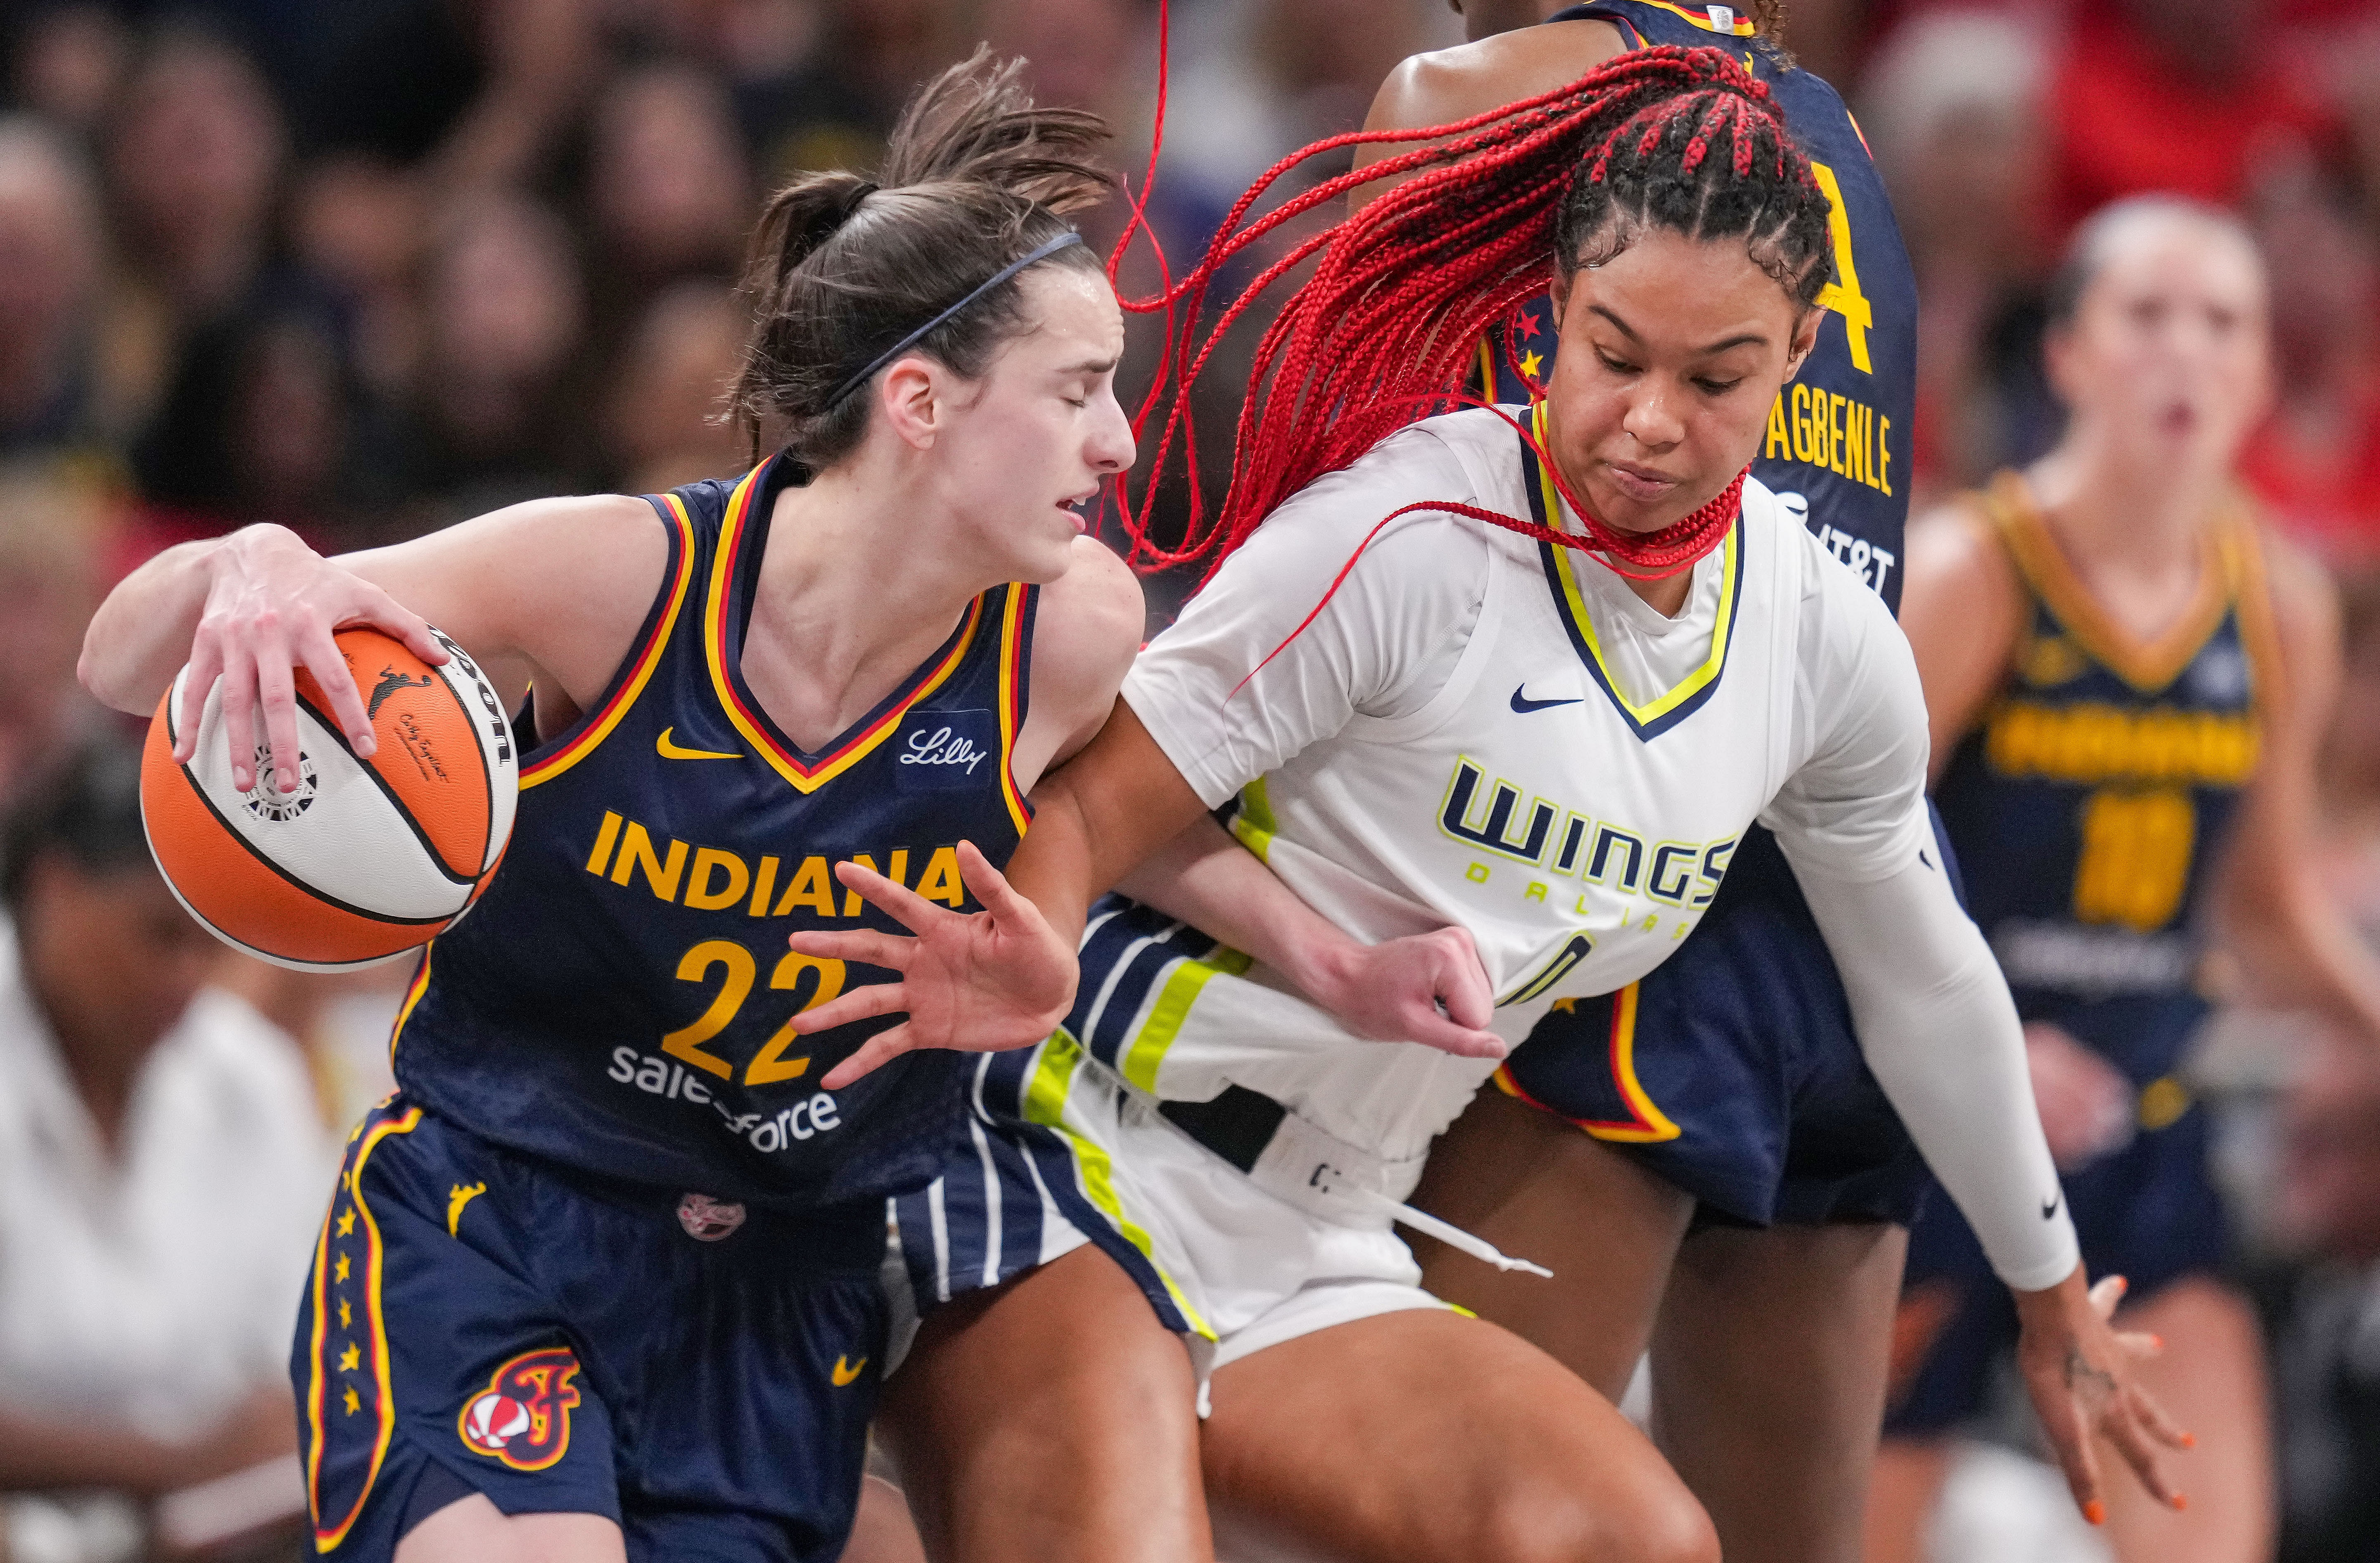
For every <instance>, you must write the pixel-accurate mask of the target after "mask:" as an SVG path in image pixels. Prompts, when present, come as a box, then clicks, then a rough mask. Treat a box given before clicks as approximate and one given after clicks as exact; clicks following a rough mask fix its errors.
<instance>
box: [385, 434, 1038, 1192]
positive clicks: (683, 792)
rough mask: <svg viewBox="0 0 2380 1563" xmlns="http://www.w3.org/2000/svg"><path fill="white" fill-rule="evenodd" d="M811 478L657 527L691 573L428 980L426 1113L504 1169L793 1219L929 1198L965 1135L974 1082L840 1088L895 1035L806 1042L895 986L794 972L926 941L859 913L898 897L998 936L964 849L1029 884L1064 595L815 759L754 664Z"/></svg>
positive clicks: (420, 1086)
mask: <svg viewBox="0 0 2380 1563" xmlns="http://www.w3.org/2000/svg"><path fill="white" fill-rule="evenodd" d="M794 470H795V466H794V463H792V462H791V461H790V460H788V459H786V458H783V457H779V458H772V459H771V460H770V461H767V462H764V463H762V464H761V465H760V466H759V468H757V469H755V470H753V471H752V472H751V473H749V474H748V475H747V476H746V477H745V478H744V479H743V480H742V481H741V482H728V481H723V480H722V481H713V482H698V483H690V484H688V485H686V487H684V488H681V489H677V490H675V491H674V492H672V493H671V494H669V495H664V496H662V497H659V498H655V499H654V500H653V501H652V503H653V505H654V507H655V508H656V509H657V510H658V511H659V512H660V513H661V518H662V526H663V528H664V530H665V531H667V532H668V534H669V568H668V572H667V575H666V577H665V582H664V584H663V586H662V590H661V592H660V593H659V595H658V597H657V598H656V600H655V602H654V605H653V608H652V611H651V612H650V615H649V616H648V617H647V618H646V621H645V625H644V628H643V629H642V630H641V631H640V632H639V634H638V636H637V641H636V644H635V647H634V648H633V650H632V651H631V652H630V653H629V654H628V656H627V657H626V658H625V660H624V661H623V663H622V665H621V668H620V671H619V672H618V673H617V674H616V675H615V676H614V678H613V682H612V685H611V687H610V688H609V689H607V690H605V691H604V693H603V695H602V698H601V699H600V700H598V701H596V702H593V705H592V706H591V708H590V709H589V711H588V712H587V714H585V715H584V716H583V717H582V718H581V719H580V720H579V721H578V722H577V724H576V725H575V726H573V727H571V728H569V729H568V730H567V731H566V732H564V733H561V734H559V735H556V736H554V737H553V738H552V739H549V740H547V741H545V742H543V743H541V744H540V747H539V748H538V749H537V750H535V751H533V752H531V753H529V754H528V755H526V756H525V757H524V763H523V764H522V766H521V781H520V786H521V798H520V813H519V818H518V823H516V824H515V826H514V827H513V836H512V843H511V846H510V847H509V848H508V849H506V852H505V855H504V865H503V867H502V869H501V870H500V871H499V872H498V873H497V874H496V876H495V878H494V880H493V881H492V884H491V885H490V886H489V888H488V889H487V891H486V893H485V894H484V895H483V896H482V897H481V904H480V905H479V906H478V907H476V908H474V909H473V910H472V911H471V913H470V914H469V916H468V917H467V918H465V919H464V920H463V921H462V922H460V923H458V924H457V925H456V926H455V927H454V928H452V929H450V930H449V931H448V932H446V933H444V934H441V935H440V936H439V937H438V938H437V939H436V940H435V941H433V942H432V943H431V946H429V948H428V949H427V950H426V951H425V952H424V959H423V962H422V968H421V971H420V973H419V976H418V977H417V978H416V979H415V983H414V986H413V990H412V992H411V994H410V995H409V996H408V997H407V1000H406V1005H405V1008H404V1011H403V1013H402V1014H401V1015H400V1016H399V1018H398V1021H397V1029H396V1038H395V1068H396V1078H397V1080H398V1082H399V1083H400V1084H401V1085H402V1086H403V1087H404V1089H405V1091H406V1093H407V1096H408V1098H409V1099H411V1100H413V1101H415V1102H419V1103H420V1104H422V1105H425V1106H427V1107H429V1108H430V1109H431V1111H432V1112H433V1113H435V1114H437V1115H438V1116H440V1117H443V1118H446V1119H448V1120H449V1121H452V1122H454V1123H457V1124H459V1125H461V1126H462V1127H464V1128H466V1129H468V1130H471V1131H473V1132H474V1133H477V1134H479V1135H480V1136H482V1137H483V1138H485V1139H488V1140H491V1141H493V1142H496V1143H498V1144H501V1145H504V1146H507V1147H510V1148H512V1149H515V1150H517V1151H521V1152H525V1153H528V1154H530V1155H533V1156H540V1157H544V1158H547V1159H550V1160H552V1161H555V1162H559V1163H562V1164H564V1165H565V1166H574V1167H578V1168H582V1169H586V1170H589V1171H592V1172H596V1173H600V1174H604V1175H607V1176H610V1177H613V1178H626V1179H629V1180H632V1181H635V1182H637V1183H642V1184H656V1185H661V1186H663V1187H666V1188H671V1189H681V1190H694V1191H700V1192H702V1193H705V1194H709V1195H712V1196H715V1197H718V1198H721V1199H724V1200H733V1201H750V1202H758V1203H763V1204H770V1205H775V1206H779V1207H803V1206H817V1205H825V1204H832V1203H842V1202H845V1201H852V1200H868V1199H882V1198H884V1197H886V1196H888V1195H894V1194H900V1193H904V1192H906V1191H909V1190H911V1189H915V1188H917V1187H921V1186H923V1185H924V1184H925V1183H927V1182H928V1181H929V1180H930V1179H931V1178H933V1177H934V1175H935V1174H936V1172H937V1171H939V1170H940V1167H941V1161H942V1158H943V1154H944V1153H945V1152H946V1151H947V1150H948V1149H949V1147H950V1145H951V1143H952V1142H953V1137H956V1142H959V1143H964V1141H965V1133H966V1130H965V1116H964V1108H965V1101H964V1092H963V1088H962V1086H961V1083H960V1082H961V1077H962V1072H963V1071H962V1060H961V1059H960V1058H959V1056H957V1055H956V1054H953V1053H947V1052H942V1051H940V1050H930V1049H929V1050H922V1051H919V1052H916V1053H910V1054H906V1055H904V1056H901V1057H899V1058H896V1059H894V1060H893V1061H892V1062H891V1063H890V1064H887V1065H886V1066H884V1067H883V1068H880V1069H878V1070H876V1071H875V1072H874V1073H872V1074H870V1075H868V1076H867V1077H866V1078H865V1079H863V1080H861V1081H857V1082H856V1083H855V1084H853V1085H850V1086H847V1087H845V1088H844V1089H843V1090H842V1091H839V1092H835V1093H827V1092H824V1091H821V1090H820V1088H819V1084H818V1081H819V1078H820V1076H821V1075H823V1074H824V1073H826V1071H827V1070H828V1069H829V1068H832V1066H833V1065H834V1064H836V1063H837V1062H839V1061H840V1060H842V1059H843V1058H844V1057H845V1056H848V1055H849V1054H850V1053H852V1052H853V1051H854V1050H856V1048H857V1047H858V1045H859V1044H860V1043H861V1042H863V1041H864V1040H866V1039H867V1038H868V1036H870V1035H872V1034H874V1033H875V1032H879V1031H882V1030H884V1029H886V1028H887V1027H889V1026H891V1025H892V1024H894V1023H896V1020H897V1017H892V1016H885V1017H879V1018H876V1019H873V1020H864V1021H859V1022H856V1023H854V1024H852V1025H849V1026H844V1027H839V1028H837V1029H836V1030H834V1031H832V1032H825V1033H823V1034H820V1035H815V1036H801V1035H796V1034H795V1032H793V1031H792V1029H791V1021H792V1020H793V1017H794V1016H795V1013H796V1012H798V1011H800V1010H802V1009H806V1008H808V1007H812V1006H814V1005H818V1004H821V1003H824V1002H825V1001H826V1000H828V999H830V998H832V997H833V996H835V995H837V994H838V993H841V992H844V991H845V990H846V989H848V988H850V987H853V986H856V985H857V984H860V983H870V982H882V981H887V980H889V979H890V978H891V976H892V973H890V972H887V971H881V970H879V969H877V968H874V967H867V966H850V967H846V966H845V965H844V962H842V961H839V960H821V959H813V958H811V957H808V956H803V955H796V954H795V953H793V952H792V951H791V950H789V949H788V948H787V947H786V936H787V935H788V934H793V933H795V932H797V931H800V930H804V929H828V930H834V929H852V928H857V927H871V928H878V929H881V930H883V931H885V932H889V933H898V932H900V929H899V927H898V925H897V924H895V923H893V922H892V921H891V920H890V919H889V918H886V917H885V916H884V915H883V914H882V913H880V912H879V911H877V910H875V909H874V908H872V907H869V906H868V904H867V903H865V902H864V901H862V900H861V899H860V898H858V897H857V896H856V895H854V894H852V893H851V892H850V891H848V890H846V889H844V887H843V886H842V885H839V884H837V883H836V882H835V880H834V877H833V865H834V864H835V863H836V862H838V861H844V860H850V861H857V862H861V863H865V864H867V865H868V866H869V867H871V868H874V869H876V870H877V871H879V872H880V873H885V874H888V875H890V876H891V877H892V878H894V879H896V880H899V881H900V882H901V883H903V884H904V885H907V886H909V887H910V888H911V889H912V890H914V891H916V892H917V894H918V895H919V896H922V897H924V898H926V899H928V900H932V901H940V902H942V903H943V904H945V905H947V906H949V907H951V908H952V909H953V910H979V909H978V908H977V907H976V905H975V903H974V902H973V901H972V900H971V899H970V898H969V897H968V896H967V893H966V889H965V885H964V884H962V882H961V881H960V878H959V870H958V857H957V853H956V851H955V848H956V845H957V843H958V842H960V841H962V840H967V841H972V842H974V843H975V845H976V846H977V848H978V849H981V850H982V852H983V854H984V855H985V856H986V857H987V858H989V859H990V861H993V862H994V863H1005V862H1006V861H1008V858H1009V855H1010V854H1011V853H1013V852H1014V850H1015V849H1016V843H1017V841H1018V840H1019V839H1020V838H1021V837H1022V836H1023V834H1024V831H1025V826H1026V820H1027V818H1028V815H1027V812H1026V805H1025V800H1024V798H1023V796H1022V795H1021V793H1020V792H1019V791H1018V789H1017V787H1016V784H1015V781H1014V778H1013V777H1012V776H1011V775H1010V774H1009V754H1010V751H1011V749H1012V747H1013V746H1014V742H1015V739H1016V734H1017V730H1018V728H1019V727H1020V726H1021V725H1022V724H1023V722H1024V720H1025V712H1026V668H1027V656H1028V653H1029V645H1030V641H1031V637H1032V629H1033V609H1034V604H1035V601H1036V598H1037V595H1038V589H1037V588H1034V587H1030V586H1023V585H1008V586H1002V587H997V588H995V589H993V590H991V591H990V592H985V593H984V594H983V595H982V596H980V597H978V598H977V599H976V600H975V602H974V603H973V604H971V605H970V606H969V607H968V609H967V612H966V614H965V617H964V618H963V619H962V620H961V622H960V623H959V624H958V625H957V626H956V627H955V628H954V629H953V630H952V632H951V635H950V638H949V639H948V641H945V642H944V643H943V644H942V646H941V649H939V650H938V651H936V652H935V653H934V654H933V655H932V656H930V657H929V658H928V659H927V660H926V661H925V662H924V663H923V664H922V665H919V666H918V667H917V670H916V671H915V672H913V673H912V674H911V675H910V676H909V678H906V679H905V680H904V681H903V683H902V684H901V686H900V687H899V688H898V689H896V690H894V691H893V692H892V694H890V695H888V696H887V697H886V698H885V699H884V701H883V702H882V703H880V704H879V705H878V706H877V707H876V708H875V709H874V710H873V711H870V712H869V713H868V714H867V715H865V716H863V717H862V718H860V720H859V721H858V722H857V723H856V724H854V725H853V726H852V727H851V728H850V729H849V730H847V731H846V732H844V733H843V734H842V735H840V736H839V737H837V738H836V739H834V741H833V742H832V743H831V744H829V745H828V746H827V748H826V749H825V750H823V751H820V752H819V753H816V754H807V753H804V752H802V751H800V750H799V749H797V748H796V747H795V745H794V744H793V743H792V742H791V741H790V740H788V739H786V738H785V736H784V735H783V733H782V732H780V731H779V730H778V729H777V727H776V726H775V725H774V724H773V723H772V722H771V720H770V719H769V716H768V714H767V713H765V712H764V711H762V710H761V708H760V703H759V701H758V700H756V699H754V698H753V695H752V692H751V690H750V689H749V688H747V685H746V684H745V682H744V678H743V674H742V672H741V668H740V664H741V662H742V648H743V638H744V631H745V627H746V626H747V624H748V623H749V622H750V620H751V615H752V600H753V592H754V591H755V588H756V586H757V584H758V581H759V567H760V557H761V554H762V551H763V549H764V547H765V546H766V543H767V541H768V532H769V522H770V518H771V511H772V507H773V505H774V501H775V499H776V496H777V494H778V492H779V490H780V489H781V488H783V485H784V484H785V483H786V482H788V481H790V479H791V477H792V475H793V473H794Z"/></svg>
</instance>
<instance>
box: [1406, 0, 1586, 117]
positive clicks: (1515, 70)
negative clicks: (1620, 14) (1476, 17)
mask: <svg viewBox="0 0 2380 1563" xmlns="http://www.w3.org/2000/svg"><path fill="white" fill-rule="evenodd" d="M1627 47H1628V43H1627V40H1626V38H1625V37H1623V36H1622V35H1621V31H1620V29H1619V28H1617V27H1615V26H1614V25H1612V24H1611V23H1610V22H1609V21H1604V20H1600V19H1593V18H1588V19H1580V20H1572V21H1558V22H1548V23H1544V24H1542V25H1539V26H1536V27H1525V28H1516V29H1514V30H1512V31H1509V32H1500V33H1498V34H1496V35H1495V36H1493V37H1490V38H1482V39H1479V40H1477V41H1476V42H1475V43H1458V44H1456V45H1454V46H1453V47H1451V48H1446V49H1433V50H1430V51H1429V52H1427V53H1426V54H1419V55H1409V56H1407V57H1406V58H1405V59H1404V60H1403V61H1402V62H1400V63H1399V64H1398V65H1397V66H1396V67H1395V68H1394V69H1392V70H1390V72H1389V74H1388V77H1387V79H1385V80H1383V81H1382V82H1381V83H1380V90H1379V92H1378V94H1377V95H1376V96H1375V97H1374V98H1373V100H1372V110H1371V114H1370V115H1369V116H1367V118H1366V121H1365V126H1366V128H1367V129H1374V130H1410V129H1419V128H1423V127H1426V126H1433V125H1446V124H1451V123H1452V122H1453V121H1455V120H1458V119H1467V118H1469V117H1471V116H1473V115H1476V114H1485V113H1487V112H1488V110H1490V109H1494V108H1500V107H1502V106H1503V105H1504V104H1510V103H1518V102H1520V101H1521V100H1522V99H1524V98H1533V97H1536V96H1537V95H1538V94H1540V93H1543V92H1552V91H1553V90H1554V89H1556V88H1558V87H1561V86H1564V85H1566V84H1567V83H1569V82H1572V81H1575V80H1577V79H1579V78H1580V77H1581V76H1584V75H1585V74H1586V73H1587V72H1588V71H1590V70H1593V69H1594V68H1595V67H1597V66H1599V65H1601V64H1602V63H1603V62H1604V61H1606V60H1608V59H1609V58H1611V57H1612V56H1613V55H1619V54H1622V53H1624V52H1626V50H1627Z"/></svg>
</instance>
